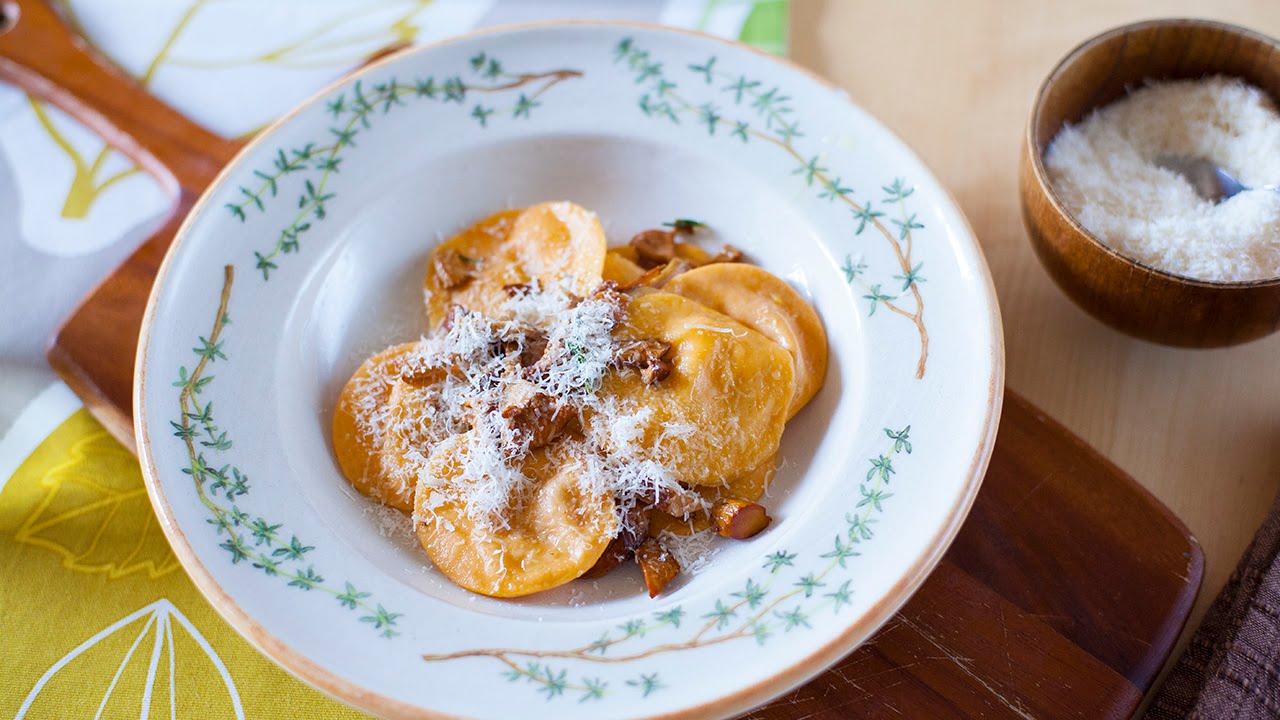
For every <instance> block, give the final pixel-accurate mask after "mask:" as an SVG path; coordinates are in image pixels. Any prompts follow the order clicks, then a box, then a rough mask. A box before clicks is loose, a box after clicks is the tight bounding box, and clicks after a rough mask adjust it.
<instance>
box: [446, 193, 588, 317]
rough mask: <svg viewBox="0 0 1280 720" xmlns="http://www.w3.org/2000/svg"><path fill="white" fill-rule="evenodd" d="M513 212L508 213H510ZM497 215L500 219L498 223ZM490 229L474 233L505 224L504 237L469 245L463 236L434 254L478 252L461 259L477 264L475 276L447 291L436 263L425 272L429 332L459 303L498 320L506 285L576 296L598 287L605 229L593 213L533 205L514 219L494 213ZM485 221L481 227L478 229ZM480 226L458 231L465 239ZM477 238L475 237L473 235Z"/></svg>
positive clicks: (572, 207) (562, 205)
mask: <svg viewBox="0 0 1280 720" xmlns="http://www.w3.org/2000/svg"><path fill="white" fill-rule="evenodd" d="M515 212H516V211H508V213H515ZM499 216H504V217H503V218H502V219H500V220H499V219H498V218H499ZM490 220H492V221H494V222H495V223H496V224H495V225H493V226H492V227H493V230H492V231H489V230H484V231H477V232H481V234H489V235H494V236H496V235H497V234H498V233H499V232H500V230H499V228H501V227H503V225H502V223H504V222H510V230H509V231H508V232H507V234H506V237H505V238H500V239H499V240H497V241H496V242H494V243H493V244H492V245H486V244H485V243H484V242H477V243H476V244H475V245H474V246H468V245H466V244H465V243H463V242H462V241H461V240H459V242H458V243H457V244H453V245H451V243H454V241H455V240H457V239H458V238H460V237H462V236H458V237H455V238H451V239H450V240H449V241H447V242H446V243H445V244H444V245H441V247H440V248H439V249H437V250H436V252H437V253H440V252H450V251H457V252H462V248H463V247H470V248H471V249H472V251H473V252H476V253H477V254H476V255H474V256H472V255H466V253H463V255H464V256H465V257H466V259H467V260H469V261H473V262H474V263H475V266H476V270H475V277H473V278H471V279H470V280H468V281H466V282H465V283H463V284H461V285H459V286H458V287H455V288H452V289H444V288H443V286H442V284H441V282H440V280H439V278H438V277H437V276H436V268H435V262H434V261H433V262H432V263H431V264H430V265H431V267H430V269H429V270H428V271H427V281H426V287H427V290H429V291H430V292H429V293H428V297H427V317H428V320H429V321H430V323H431V326H432V327H433V328H435V327H437V326H438V325H439V324H440V322H441V321H443V320H444V317H445V314H446V312H447V310H448V307H449V306H450V305H453V304H457V305H461V306H462V307H465V308H467V309H469V310H475V311H477V312H481V313H484V314H486V315H489V316H491V317H498V316H499V315H500V314H501V313H500V308H501V306H502V304H503V303H504V302H505V301H506V300H507V298H508V294H507V291H506V290H505V288H506V286H508V285H519V284H523V283H528V282H532V281H535V280H536V281H538V282H540V283H541V284H542V286H543V287H551V286H552V285H556V284H561V283H562V284H563V285H564V287H565V289H566V290H568V291H569V292H572V293H574V294H576V295H587V294H589V293H590V292H591V291H592V290H595V289H596V287H597V286H599V285H600V280H601V273H602V271H603V268H604V262H605V238H604V228H603V227H601V225H600V220H599V219H598V218H597V217H596V215H595V213H593V212H591V211H590V210H586V209H584V208H582V207H580V206H578V205H575V204H573V203H571V202H550V203H541V204H539V205H532V206H530V207H528V208H526V209H525V210H523V211H519V212H518V214H517V215H516V216H515V218H514V220H511V219H510V218H508V217H506V214H504V213H499V214H498V215H495V216H492V217H490V218H489V220H486V221H485V222H489V221H490ZM483 224H484V223H481V225H483ZM477 227H479V226H474V227H473V228H471V229H468V230H467V231H465V232H464V233H463V235H468V233H471V232H472V230H475V229H476V228H477ZM477 237H478V236H477Z"/></svg>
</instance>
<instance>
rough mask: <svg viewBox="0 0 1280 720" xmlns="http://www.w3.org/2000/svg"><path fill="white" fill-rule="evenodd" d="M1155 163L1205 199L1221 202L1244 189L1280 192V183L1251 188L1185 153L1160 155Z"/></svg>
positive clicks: (1209, 163)
mask: <svg viewBox="0 0 1280 720" xmlns="http://www.w3.org/2000/svg"><path fill="white" fill-rule="evenodd" d="M1156 165H1158V166H1160V167H1162V168H1164V169H1166V170H1172V171H1173V172H1176V173H1178V174H1179V175H1181V176H1183V177H1184V178H1186V179H1187V182H1189V183H1191V187H1193V188H1195V191H1196V194H1197V195H1199V196H1200V197H1202V198H1204V199H1205V200H1211V201H1213V202H1215V203H1216V202H1222V201H1223V200H1226V199H1227V198H1229V197H1232V196H1234V195H1238V194H1239V193H1242V192H1244V191H1245V190H1255V189H1256V190H1273V191H1275V192H1280V185H1259V186H1258V187H1257V188H1251V187H1249V186H1247V185H1244V184H1242V183H1241V182H1240V181H1239V180H1236V179H1235V178H1234V177H1231V173H1228V172H1227V171H1226V170H1223V169H1222V168H1220V167H1218V166H1217V165H1216V164H1215V163H1214V162H1213V161H1211V160H1207V159H1205V158H1202V157H1188V156H1186V155H1161V156H1159V157H1157V158H1156Z"/></svg>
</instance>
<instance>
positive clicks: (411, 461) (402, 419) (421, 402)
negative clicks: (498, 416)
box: [378, 368, 458, 512]
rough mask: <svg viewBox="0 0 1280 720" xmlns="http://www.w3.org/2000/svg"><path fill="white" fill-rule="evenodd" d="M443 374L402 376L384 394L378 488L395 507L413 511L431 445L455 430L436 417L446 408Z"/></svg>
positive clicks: (432, 369) (428, 371) (388, 503)
mask: <svg viewBox="0 0 1280 720" xmlns="http://www.w3.org/2000/svg"><path fill="white" fill-rule="evenodd" d="M444 376H445V371H444V370H441V369H438V368H431V369H428V370H426V371H424V372H418V373H414V375H413V376H411V377H401V378H400V379H399V380H397V381H396V382H395V384H394V385H393V386H392V388H391V394H390V396H389V397H388V398H387V411H386V412H387V421H386V425H387V430H386V432H385V434H384V435H383V439H382V445H381V446H380V448H379V450H378V461H379V466H380V467H381V469H382V482H381V484H380V488H381V490H382V492H383V498H384V499H383V503H384V504H386V505H390V506H391V507H393V508H396V509H397V510H403V511H405V512H412V511H413V493H414V488H415V487H416V486H417V484H418V473H419V471H420V470H421V469H422V467H423V465H425V463H426V461H427V458H428V457H429V456H430V455H431V450H432V448H434V447H435V445H436V444H437V443H439V442H442V441H443V440H446V439H447V438H448V437H449V436H450V435H452V434H453V433H454V432H456V431H457V430H458V428H452V427H449V425H448V424H447V423H441V422H438V421H437V420H436V418H439V417H441V416H442V415H444V411H445V407H444V405H445V402H444V398H443V397H442V396H441V394H440V382H441V381H442V380H444Z"/></svg>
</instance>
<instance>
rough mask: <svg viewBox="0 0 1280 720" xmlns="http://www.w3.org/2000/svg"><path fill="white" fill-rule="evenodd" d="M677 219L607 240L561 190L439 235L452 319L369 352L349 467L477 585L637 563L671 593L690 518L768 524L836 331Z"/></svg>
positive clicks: (703, 523) (433, 296) (345, 396)
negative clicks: (786, 454)
mask: <svg viewBox="0 0 1280 720" xmlns="http://www.w3.org/2000/svg"><path fill="white" fill-rule="evenodd" d="M699 228H700V223H693V222H692V221H677V222H676V223H674V224H673V227H672V228H671V229H657V230H648V231H645V232H643V233H640V234H638V235H636V236H635V237H634V238H632V240H631V242H630V243H628V244H627V245H622V246H619V247H615V248H609V247H608V246H607V242H606V238H605V234H604V230H603V228H602V226H601V224H600V221H599V219H598V218H597V217H596V215H595V213H592V212H590V211H589V210H586V209H584V208H582V207H579V206H577V205H575V204H573V203H570V202H551V203H542V204H539V205H533V206H530V207H528V208H524V209H521V210H505V211H502V212H499V213H496V214H494V215H491V216H489V217H487V218H485V219H483V220H481V221H479V222H478V223H476V224H475V225H473V226H471V227H469V228H467V229H465V230H463V231H462V232H460V233H458V234H457V235H455V236H453V237H452V238H450V239H448V240H446V241H445V242H444V243H442V244H441V245H439V246H438V247H437V248H436V249H435V250H434V251H433V252H432V254H431V256H430V258H429V260H428V263H427V272H426V276H425V278H424V281H423V297H424V302H425V306H426V308H425V310H426V316H427V318H428V320H429V323H430V332H429V333H428V334H427V335H425V336H424V337H422V338H420V339H419V340H417V341H415V342H408V343H404V344H400V345H396V346H394V347H391V348H388V349H387V350H384V351H382V352H380V353H378V354H377V355H374V356H373V357H371V358H369V359H368V360H367V361H365V362H364V364H362V365H361V366H360V367H359V368H358V369H357V370H356V371H355V373H354V374H353V375H352V377H351V379H350V380H349V381H348V382H347V384H346V386H345V387H344V388H343V390H342V392H341V394H340V396H339V398H338V402H337V406H336V408H335V412H334V421H333V441H334V453H335V456H336V458H337V461H338V465H339V467H340V468H341V470H342V473H343V475H344V476H345V477H346V479H347V480H348V481H349V482H350V483H351V484H352V486H353V487H354V488H355V489H356V490H357V491H359V492H360V493H362V494H363V495H366V496H367V497H369V498H370V499H371V500H373V501H375V502H379V503H382V504H385V505H388V506H391V507H394V508H396V509H398V510H401V511H404V512H406V513H412V514H413V519H414V525H415V528H416V532H417V535H418V539H419V541H420V543H421V545H422V547H423V550H424V551H425V552H426V554H427V556H428V557H430V558H431V561H432V562H433V563H434V564H435V566H436V567H437V568H438V569H439V570H440V571H441V572H442V573H443V574H444V575H445V576H447V577H448V578H449V579H451V580H452V581H454V582H455V583H457V584H458V585H460V586H462V587H464V588H466V589H468V590H471V591H473V592H476V593H481V594H484V595H490V596H494V597H517V596H521V595H528V594H530V593H535V592H539V591H542V590H547V589H549V588H553V587H557V586H559V585H563V584H565V583H568V582H571V581H573V580H575V579H577V578H580V577H584V576H586V577H590V578H595V577H600V576H602V575H604V574H605V573H608V572H610V571H612V570H613V569H614V568H615V567H618V566H620V565H623V564H624V563H625V562H627V561H629V560H633V559H634V560H635V561H636V562H635V564H636V565H638V566H639V569H640V573H641V574H642V576H643V577H644V579H645V582H646V586H647V588H648V590H649V593H650V594H651V595H656V594H657V593H659V592H661V591H662V590H663V587H664V586H665V585H666V583H667V582H668V581H669V580H670V579H671V578H672V577H674V576H676V574H677V572H678V571H679V569H680V567H679V561H678V560H677V559H676V558H677V556H680V557H684V559H685V562H686V563H688V562H689V558H688V557H687V555H688V553H687V552H683V551H684V550H685V548H680V550H682V552H668V550H667V548H666V547H665V546H664V543H666V544H668V545H669V544H671V543H672V542H673V538H676V537H678V536H679V535H680V534H684V535H687V534H690V533H695V534H708V533H712V532H714V533H718V534H720V535H723V536H725V537H729V538H735V539H739V540H743V539H746V538H748V537H751V536H753V535H755V534H757V533H759V532H761V531H762V530H764V529H765V528H766V527H767V526H768V524H769V522H770V518H769V515H768V513H767V511H766V510H765V508H764V507H763V506H762V505H760V503H759V501H760V500H761V499H762V497H763V496H764V495H765V491H766V488H767V485H768V482H769V480H770V478H771V477H772V475H773V470H774V468H775V466H776V459H777V458H776V456H777V453H778V447H779V443H780V441H781V438H782V433H783V430H784V427H785V425H786V421H787V420H788V419H790V418H791V417H792V416H794V415H795V414H796V413H797V412H799V410H800V409H801V408H802V407H804V405H805V404H806V403H808V402H809V400H810V399H812V398H813V396H814V394H815V393H817V392H818V390H819V389H820V388H821V386H822V382H823V378H824V376H825V374H826V363H827V342H826V334H825V331H824V330H823V326H822V321H821V319H820V318H819V317H818V314H817V312H816V311H815V310H814V309H813V307H812V306H811V305H810V304H809V303H808V302H807V301H806V300H805V299H804V298H803V297H801V296H800V295H799V294H798V293H797V292H796V291H795V290H794V289H792V288H791V286H790V285H788V284H787V283H786V282H784V281H783V280H781V279H779V278H777V277H776V276H774V275H772V274H770V273H768V272H767V271H765V270H762V269H760V268H758V267H755V266H752V265H748V264H746V263H743V262H740V260H741V253H740V252H738V251H737V250H736V249H733V248H731V247H729V246H726V247H725V248H724V249H723V250H721V251H720V252H718V253H715V254H713V253H711V252H709V251H708V250H707V249H704V248H703V247H701V246H700V245H698V244H697V243H696V242H694V240H695V238H694V237H693V236H695V235H697V234H698V233H699V232H700V229H699Z"/></svg>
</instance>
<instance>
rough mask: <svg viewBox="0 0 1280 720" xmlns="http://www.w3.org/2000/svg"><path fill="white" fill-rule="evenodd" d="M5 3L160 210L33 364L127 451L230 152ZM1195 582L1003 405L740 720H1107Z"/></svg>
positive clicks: (1124, 481)
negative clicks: (923, 519)
mask: <svg viewBox="0 0 1280 720" xmlns="http://www.w3.org/2000/svg"><path fill="white" fill-rule="evenodd" d="M16 6H18V7H19V8H20V12H21V17H20V20H19V21H18V23H17V24H16V25H15V26H14V27H13V29H12V31H11V32H8V33H7V34H3V35H0V79H4V80H7V81H9V82H12V83H15V84H17V85H19V86H21V87H23V88H25V89H26V90H28V91H29V92H32V93H34V94H36V95H38V96H40V97H42V98H45V99H46V100H48V101H50V102H52V103H54V104H56V105H58V106H59V107H61V108H63V109H64V110H66V111H67V112H69V113H70V114H72V115H73V116H75V117H77V118H78V119H80V120H81V121H82V122H84V123H86V124H87V125H89V126H90V127H92V128H94V129H95V130H97V131H98V132H100V133H101V134H102V135H103V136H104V137H105V138H106V139H107V140H108V141H109V142H111V143H112V144H114V145H115V146H116V147H117V148H119V149H120V150H121V151H122V152H124V153H125V154H126V155H128V156H129V157H131V158H132V159H133V160H134V161H135V162H137V163H139V164H140V165H141V166H142V167H143V168H145V169H146V170H148V171H149V172H151V173H152V174H153V175H155V176H156V177H157V178H159V179H160V181H161V183H162V184H163V185H164V186H165V187H166V188H168V189H169V190H170V192H171V193H172V194H173V197H174V198H175V201H174V209H173V212H172V214H171V215H170V217H169V219H168V221H167V222H166V223H165V224H164V226H163V227H162V228H161V229H160V230H159V231H158V232H157V233H156V234H155V235H154V236H153V237H151V238H150V239H149V240H147V242H146V243H144V244H143V245H142V246H141V247H140V248H139V249H138V250H137V251H136V252H135V253H134V254H133V255H132V256H131V257H130V258H129V259H128V260H127V261H126V262H125V264H124V265H123V266H122V267H121V268H120V269H118V270H117V271H115V272H114V273H113V274H112V275H111V276H109V277H108V278H107V279H106V280H105V281H104V282H103V283H102V284H101V285H100V286H99V287H98V288H96V289H95V290H94V291H93V293H92V294H90V295H89V297H87V298H86V299H85V300H84V302H83V303H82V304H81V305H80V307H79V308H77V309H76V311H75V312H74V313H73V314H72V315H71V317H70V318H68V319H67V321H66V323H65V324H64V325H63V326H62V328H61V329H60V330H59V331H58V333H57V335H56V336H55V337H54V339H53V341H52V344H51V346H50V349H49V362H50V364H51V365H52V366H53V367H54V369H55V370H56V371H57V372H58V374H59V375H61V376H62V378H63V379H64V380H66V382H67V384H68V385H70V386H71V388H72V389H73V390H75V391H76V392H77V393H78V394H79V395H80V396H81V397H82V398H84V400H85V403H86V405H87V406H88V407H89V409H90V410H91V411H92V412H93V413H94V414H95V415H96V416H97V417H98V418H99V419H100V420H101V421H102V422H103V423H104V424H105V425H106V426H107V428H108V429H110V430H111V432H112V433H113V434H115V435H116V437H118V438H120V440H121V441H122V442H124V443H125V444H126V446H129V447H132V446H133V436H132V421H131V419H130V415H131V399H130V398H131V393H132V384H133V361H134V353H135V348H136V343H137V337H138V331H139V327H140V324H141V319H142V313H143V308H144V305H145V303H146V299H147V295H148V293H149V292H150V288H151V283H152V280H153V278H154V276H155V272H156V269H157V268H158V267H159V263H160V260H161V258H162V257H163V255H164V251H165V249H166V248H167V247H168V245H169V242H170V241H171V239H172V237H173V233H174V231H175V230H176V229H177V226H178V224H179V223H180V222H181V219H182V217H183V216H184V214H185V213H186V211H187V210H188V209H189V208H190V206H191V203H192V202H193V199H194V198H195V197H197V196H198V195H199V193H200V192H201V191H202V190H203V189H204V188H205V187H206V186H207V185H208V184H209V183H210V182H211V181H212V180H213V178H214V177H215V176H216V174H217V172H218V171H219V169H221V168H222V167H223V166H224V165H225V164H226V162H227V161H228V160H230V158H231V157H232V156H233V155H234V154H235V152H236V151H237V150H238V149H239V147H240V143H238V142H236V141H231V140H227V139H225V138H221V137H219V136H217V135H214V134H212V133H210V132H208V131H206V130H204V129H203V128H200V127H199V126H197V125H195V124H194V123H192V122H191V121H190V120H188V119H187V118H185V117H184V116H182V115H181V114H180V113H178V112H176V111H175V110H173V109H172V108H169V107H168V106H166V105H164V104H163V103H161V102H160V101H159V100H157V99H155V98H154V97H152V96H151V95H149V94H148V93H147V92H146V91H145V90H143V89H142V88H139V87H138V86H137V85H136V84H135V83H134V82H133V81H132V80H131V79H129V78H128V77H127V76H126V75H125V74H124V73H122V72H120V71H119V70H117V69H116V68H114V67H113V66H111V65H110V64H109V63H108V62H106V61H105V60H103V59H102V58H100V57H99V56H97V55H96V54H95V53H93V51H91V50H89V49H88V48H87V46H86V45H85V44H84V43H83V42H82V41H81V40H80V39H79V38H77V37H75V36H74V35H73V34H72V33H70V32H69V31H68V30H67V28H66V27H65V26H64V25H63V24H62V22H61V21H60V20H59V18H58V17H57V16H56V15H55V14H54V13H53V12H52V11H51V10H49V8H47V7H46V6H45V5H44V4H43V3H41V2H39V1H38V0H16ZM4 7H5V4H4V3H3V2H0V8H4ZM4 24H5V23H4V21H3V20H0V27H3V26H4ZM1203 565H1204V559H1203V555H1202V553H1201V551H1200V547H1199V545H1198V544H1197V543H1196V541H1195V539H1194V538H1192V537H1191V536H1190V535H1189V534H1188V532H1187V529H1186V528H1185V527H1184V526H1183V525H1182V523H1181V522H1179V521H1178V519H1177V518H1175V517H1173V516H1172V515H1171V514H1170V513H1169V511H1168V510H1167V509H1165V508H1164V507H1163V506H1162V505H1161V504H1160V503H1159V502H1158V501H1157V500H1156V499H1155V498H1154V497H1152V496H1151V495H1150V494H1148V493H1147V492H1146V491H1145V490H1143V489H1142V488H1141V487H1139V486H1138V485H1137V484H1136V483H1134V482H1133V480H1132V479H1130V478H1129V477H1127V476H1125V475H1124V474H1123V473H1122V472H1120V470H1119V469H1118V468H1116V467H1115V466H1114V465H1112V464H1111V463H1110V462H1108V461H1107V460H1106V459H1105V458H1103V457H1101V456H1100V455H1098V454H1097V453H1096V452H1094V451H1093V450H1092V449H1090V448H1088V447H1087V446H1085V445H1084V444H1083V443H1082V442H1080V440H1079V439H1077V438H1076V437H1075V436H1073V435H1071V434H1070V433H1069V432H1067V431H1066V430H1065V429H1064V428H1063V427H1062V426H1060V425H1058V424H1057V423H1055V422H1054V421H1052V420H1050V419H1049V418H1046V417H1045V416H1044V415H1043V414H1042V413H1040V412H1039V411H1037V410H1036V409H1035V408H1034V407H1032V406H1031V405H1030V404H1028V403H1027V402H1026V401H1025V400H1023V399H1021V398H1020V397H1018V396H1017V395H1016V394H1013V393H1006V395H1005V405H1004V415H1003V417H1002V419H1001V421H1000V429H999V435H998V438H997V440H996V447H995V453H994V455H993V457H992V460H991V466H990V469H989V470H988V472H987V477H986V480H985V484H984V486H983V488H982V491H981V493H980V494H979V496H978V499H977V501H976V503H975V504H974V507H973V511H972V513H971V514H970V516H969V519H968V521H967V522H966V523H965V525H964V527H963V528H962V529H961V531H960V534H959V536H958V537H957V539H956V541H955V543H954V545H953V546H952V547H951V549H950V550H949V551H948V553H947V554H946V556H945V557H944V559H943V560H942V562H941V564H940V565H939V566H938V568H937V569H936V570H935V571H934V572H933V574H932V575H931V576H930V577H929V579H928V580H927V581H926V582H925V584H924V585H923V586H922V587H921V589H920V590H919V591H918V592H917V593H916V595H915V596H914V597H913V598H912V599H911V601H910V602H909V603H908V604H907V605H906V607H905V608H904V609H903V610H902V612H900V613H899V614H898V615H897V616H896V617H894V618H893V619H892V620H890V621H889V623H888V624H887V625H886V626H885V627H884V628H882V629H881V630H880V632H879V633H878V634H877V635H876V636H875V637H874V638H873V639H872V640H871V641H870V642H868V643H867V644H865V645H864V646H862V647H861V648H859V649H858V650H856V651H855V652H853V653H852V654H851V655H849V656H848V657H846V658H845V659H844V660H842V661H841V662H840V663H838V664H837V665H836V666H835V667H833V668H832V669H830V670H828V671H827V672H825V673H823V674H822V675H820V676H819V677H818V678H817V679H815V680H813V681H812V682H810V683H809V684H808V685H805V686H804V687H802V688H800V689H799V690H796V691H795V692H793V693H791V694H789V695H787V696H785V697H784V698H782V699H780V700H778V701H776V702H774V703H771V704H769V705H768V706H766V707H764V708H760V709H759V710H757V711H755V712H754V713H752V714H751V715H750V717H752V718H759V719H761V720H765V719H767V720H782V719H789V720H800V719H801V718H804V719H806V720H810V719H821V718H832V719H834V718H847V717H850V716H857V717H863V718H878V717H893V718H902V717H906V718H941V717H955V718H1024V719H1025V718H1091V719H1092V718H1127V717H1129V716H1131V715H1132V713H1133V712H1134V710H1135V709H1136V708H1137V707H1138V704H1139V703H1140V702H1141V700H1142V697H1143V695H1144V694H1145V693H1146V692H1147V690H1149V689H1150V687H1151V684H1152V682H1153V681H1154V679H1155V677H1156V675H1157V674H1158V672H1159V670H1160V668H1161V666H1162V664H1163V663H1164V661H1165V659H1166V658H1167V656H1168V654H1169V652H1170V650H1171V648H1172V647H1173V644H1174V642H1175V640H1176V639H1177V637H1178V635H1179V633H1180V631H1181V629H1182V626H1183V624H1184V623H1185V621H1186V619H1187V615H1188V613H1189V612H1190V610H1191V606H1192V603H1193V601H1194V600H1195V595H1196V592H1197V590H1198V588H1199V586H1200V577H1201V573H1202V571H1203Z"/></svg>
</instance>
